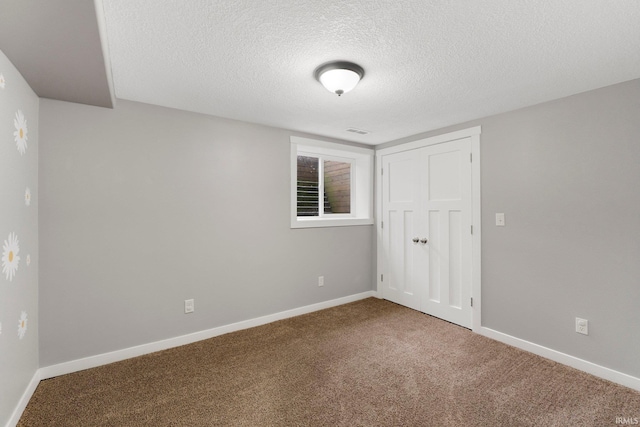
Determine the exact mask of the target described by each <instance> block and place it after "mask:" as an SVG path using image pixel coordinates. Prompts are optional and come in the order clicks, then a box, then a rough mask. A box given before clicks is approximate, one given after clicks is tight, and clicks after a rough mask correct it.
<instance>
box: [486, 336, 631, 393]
mask: <svg viewBox="0 0 640 427" xmlns="http://www.w3.org/2000/svg"><path fill="white" fill-rule="evenodd" d="M479 333H480V335H484V336H485V337H488V338H492V339H494V340H496V341H500V342H503V343H505V344H508V345H511V346H513V347H517V348H519V349H522V350H525V351H528V352H530V353H533V354H537V355H538V356H542V357H545V358H547V359H550V360H553V361H554V362H558V363H562V364H563V365H567V366H570V367H572V368H575V369H578V370H580V371H584V372H587V373H589V374H591V375H595V376H596V377H600V378H604V379H605V380H609V381H611V382H614V383H617V384H620V385H623V386H625V387H629V388H632V389H634V390H638V391H640V378H636V377H632V376H631V375H627V374H623V373H622V372H618V371H614V370H613V369H609V368H605V367H604V366H600V365H596V364H595V363H591V362H587V361H586V360H584V359H579V358H577V357H574V356H570V355H568V354H565V353H562V352H559V351H557V350H552V349H550V348H548V347H544V346H541V345H539V344H534V343H532V342H529V341H526V340H523V339H520V338H516V337H514V336H511V335H507V334H504V333H502V332H498V331H495V330H493V329H489V328H485V327H484V326H483V327H481V328H480V331H479Z"/></svg>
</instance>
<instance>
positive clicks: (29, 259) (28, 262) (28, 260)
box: [26, 254, 31, 267]
mask: <svg viewBox="0 0 640 427" xmlns="http://www.w3.org/2000/svg"><path fill="white" fill-rule="evenodd" d="M26 263H27V267H28V266H29V265H30V264H31V255H30V254H27V260H26Z"/></svg>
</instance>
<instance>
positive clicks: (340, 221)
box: [291, 218, 373, 228]
mask: <svg viewBox="0 0 640 427" xmlns="http://www.w3.org/2000/svg"><path fill="white" fill-rule="evenodd" d="M355 225H373V218H333V219H327V218H293V219H292V220H291V228H316V227H347V226H355Z"/></svg>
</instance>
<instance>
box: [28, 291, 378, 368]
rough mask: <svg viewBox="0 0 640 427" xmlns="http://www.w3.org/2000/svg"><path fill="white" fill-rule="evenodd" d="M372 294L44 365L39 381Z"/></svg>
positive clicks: (341, 303) (372, 292)
mask: <svg viewBox="0 0 640 427" xmlns="http://www.w3.org/2000/svg"><path fill="white" fill-rule="evenodd" d="M376 295H377V293H376V292H375V291H367V292H362V293H360V294H355V295H349V296H346V297H342V298H337V299H334V300H330V301H324V302H320V303H317V304H312V305H307V306H304V307H299V308H294V309H292V310H287V311H282V312H279V313H274V314H270V315H267V316H262V317H257V318H255V319H249V320H244V321H242V322H237V323H232V324H230V325H225V326H220V327H217V328H213V329H207V330H204V331H200V332H194V333H192V334H187V335H182V336H179V337H174V338H169V339H166V340H162V341H156V342H152V343H148V344H142V345H138V346H135V347H129V348H125V349H122V350H116V351H112V352H110V353H103V354H98V355H95V356H90V357H85V358H83V359H77V360H72V361H70V362H64V363H59V364H56V365H51V366H45V367H42V368H40V376H41V378H42V379H43V380H44V379H47V378H52V377H57V376H59V375H64V374H70V373H72V372H77V371H82V370H84V369H90V368H95V367H97V366H102V365H106V364H109V363H113V362H119V361H121V360H125V359H130V358H132V357H137V356H142V355H144V354H149V353H154V352H156V351H161V350H166V349H169V348H173V347H178V346H181V345H185V344H191V343H194V342H196V341H201V340H205V339H208V338H213V337H216V336H218V335H223V334H228V333H230V332H235V331H240V330H242V329H248V328H253V327H255V326H260V325H265V324H267V323H271V322H275V321H277V320H282V319H287V318H289V317H294V316H300V315H301V314H307V313H312V312H314V311H318V310H323V309H325V308H330V307H335V306H338V305H343V304H347V303H350V302H354V301H358V300H361V299H365V298H370V297H374V296H376Z"/></svg>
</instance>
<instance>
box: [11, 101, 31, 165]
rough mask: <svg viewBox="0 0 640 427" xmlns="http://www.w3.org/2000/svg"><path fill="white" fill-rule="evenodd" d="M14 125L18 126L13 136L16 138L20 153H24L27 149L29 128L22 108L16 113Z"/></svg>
mask: <svg viewBox="0 0 640 427" xmlns="http://www.w3.org/2000/svg"><path fill="white" fill-rule="evenodd" d="M13 125H14V126H15V127H16V131H15V132H14V133H13V136H15V138H16V146H17V147H18V151H19V152H20V154H21V155H22V154H24V153H25V151H27V133H28V132H29V130H28V129H27V119H25V118H24V114H22V110H18V112H17V113H16V118H15V120H14V121H13Z"/></svg>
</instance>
